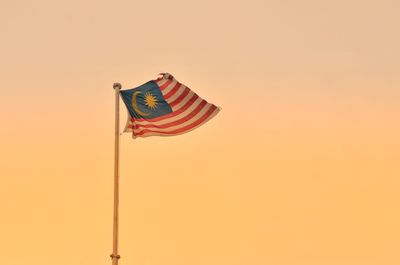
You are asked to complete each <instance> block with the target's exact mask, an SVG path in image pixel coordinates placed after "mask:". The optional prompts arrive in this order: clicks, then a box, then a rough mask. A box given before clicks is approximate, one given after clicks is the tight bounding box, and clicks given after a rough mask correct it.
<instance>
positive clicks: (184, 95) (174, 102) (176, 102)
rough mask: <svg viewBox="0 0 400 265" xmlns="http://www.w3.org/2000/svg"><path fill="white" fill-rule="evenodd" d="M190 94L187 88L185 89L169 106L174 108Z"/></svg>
mask: <svg viewBox="0 0 400 265" xmlns="http://www.w3.org/2000/svg"><path fill="white" fill-rule="evenodd" d="M189 92H190V89H189V88H185V90H184V91H183V93H182V94H180V95H179V97H177V98H176V99H175V100H174V101H172V102H171V103H170V104H169V105H170V106H171V108H172V107H174V106H175V105H177V104H179V103H180V102H181V101H182V100H183V99H184V98H185V97H186V96H187V95H188V94H189Z"/></svg>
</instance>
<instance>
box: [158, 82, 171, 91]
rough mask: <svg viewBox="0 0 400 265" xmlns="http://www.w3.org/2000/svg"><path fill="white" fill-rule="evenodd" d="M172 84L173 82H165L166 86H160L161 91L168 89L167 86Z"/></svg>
mask: <svg viewBox="0 0 400 265" xmlns="http://www.w3.org/2000/svg"><path fill="white" fill-rule="evenodd" d="M171 83H172V80H167V82H165V84H164V85H162V86H160V89H161V90H164V89H166V88H167V86H168V85H169V84H171Z"/></svg>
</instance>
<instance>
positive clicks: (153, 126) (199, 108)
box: [134, 100, 207, 129]
mask: <svg viewBox="0 0 400 265" xmlns="http://www.w3.org/2000/svg"><path fill="white" fill-rule="evenodd" d="M206 104H207V101H205V100H203V101H202V102H201V103H200V104H199V105H198V106H197V107H196V108H195V109H194V110H193V111H192V112H190V113H189V114H188V115H187V116H185V117H183V118H180V119H179V120H176V121H172V122H169V123H166V124H163V125H154V124H136V126H135V128H134V129H139V128H159V129H164V128H168V127H172V126H175V125H179V124H182V123H184V122H187V121H188V120H190V119H191V118H193V117H194V116H196V115H197V114H198V113H199V112H200V111H201V110H202V109H203V108H204V106H205V105H206Z"/></svg>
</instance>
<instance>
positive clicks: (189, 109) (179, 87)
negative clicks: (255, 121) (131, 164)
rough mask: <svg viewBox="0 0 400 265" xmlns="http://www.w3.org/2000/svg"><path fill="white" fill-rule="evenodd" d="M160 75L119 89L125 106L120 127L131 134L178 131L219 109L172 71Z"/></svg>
mask: <svg viewBox="0 0 400 265" xmlns="http://www.w3.org/2000/svg"><path fill="white" fill-rule="evenodd" d="M161 75H162V76H161V77H159V78H158V79H156V80H152V81H149V82H147V83H145V84H143V85H141V86H139V87H136V88H133V89H128V90H122V91H121V96H122V100H123V101H124V103H125V105H126V107H127V109H128V122H127V124H126V127H125V130H124V131H125V132H132V133H133V138H136V137H147V136H153V135H159V136H172V135H178V134H182V133H185V132H188V131H191V130H193V129H195V128H197V127H199V126H200V125H202V124H204V123H205V122H207V121H208V120H210V119H211V118H212V117H214V116H215V115H217V113H218V112H219V111H220V108H218V107H217V106H215V105H213V104H210V103H208V102H207V101H205V100H204V99H202V98H200V97H199V96H198V95H197V94H196V93H194V92H193V91H192V90H190V89H189V88H188V87H187V86H185V85H183V84H181V83H179V82H178V81H177V80H176V79H175V78H174V77H173V76H172V75H170V74H168V73H164V74H161Z"/></svg>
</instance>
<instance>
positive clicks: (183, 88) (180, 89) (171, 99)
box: [164, 84, 186, 104]
mask: <svg viewBox="0 0 400 265" xmlns="http://www.w3.org/2000/svg"><path fill="white" fill-rule="evenodd" d="M185 89H186V86H185V85H182V84H181V86H180V87H179V88H178V90H177V91H176V92H175V93H174V94H172V96H171V97H169V98H168V99H166V101H167V102H168V104H170V103H172V102H174V100H175V99H177V98H178V97H179V96H180V95H181V94H182V93H183V91H185ZM164 95H166V94H164Z"/></svg>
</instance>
